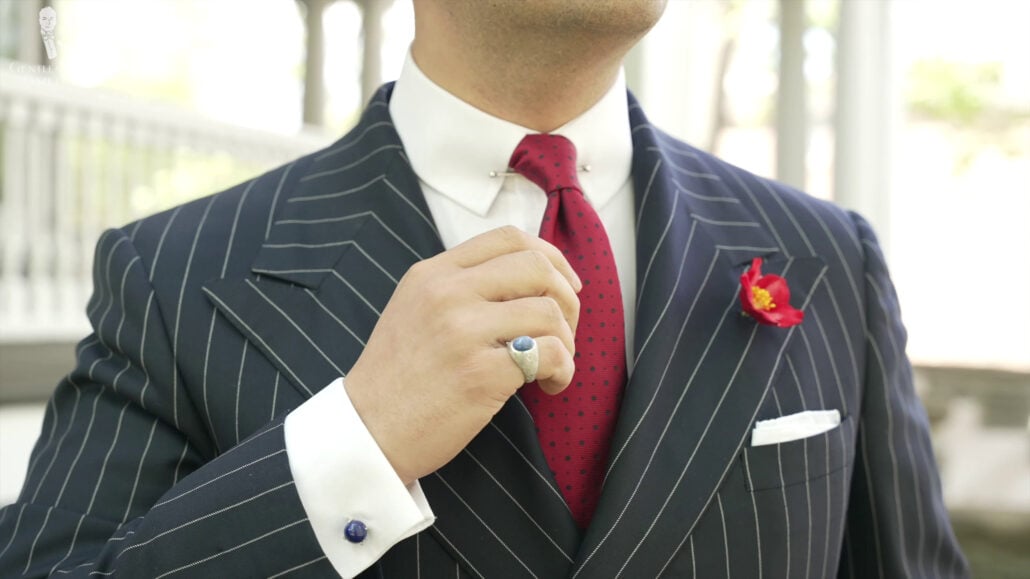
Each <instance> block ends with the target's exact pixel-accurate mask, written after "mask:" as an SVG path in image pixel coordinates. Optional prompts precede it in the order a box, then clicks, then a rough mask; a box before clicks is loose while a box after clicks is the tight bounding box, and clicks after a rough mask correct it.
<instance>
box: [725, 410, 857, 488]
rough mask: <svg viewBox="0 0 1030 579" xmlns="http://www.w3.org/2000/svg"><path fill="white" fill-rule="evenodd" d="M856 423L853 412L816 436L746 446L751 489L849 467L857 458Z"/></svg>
mask: <svg viewBox="0 0 1030 579" xmlns="http://www.w3.org/2000/svg"><path fill="white" fill-rule="evenodd" d="M854 449H855V426H854V421H853V420H852V417H851V416H848V417H846V418H844V419H842V420H841V423H840V426H837V427H836V428H834V429H832V430H828V431H826V432H824V433H822V434H817V435H816V436H810V437H808V438H803V439H800V440H792V441H790V442H784V443H781V444H770V445H767V446H754V447H746V448H745V449H744V452H743V454H742V459H743V462H744V475H745V482H746V484H747V489H748V490H749V491H751V492H756V491H762V490H767V489H775V488H781V487H789V486H792V485H797V484H803V483H805V482H807V481H813V480H816V479H819V478H822V477H826V476H830V475H832V474H833V473H835V472H837V471H839V470H841V469H843V468H845V467H848V466H850V465H851V463H852V461H853V460H854V452H855V451H854Z"/></svg>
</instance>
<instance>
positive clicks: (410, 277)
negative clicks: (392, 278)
mask: <svg viewBox="0 0 1030 579" xmlns="http://www.w3.org/2000/svg"><path fill="white" fill-rule="evenodd" d="M431 268H432V265H431V264H430V263H429V261H428V260H422V261H419V262H415V263H414V264H413V265H412V266H411V267H409V268H408V271H406V272H405V273H404V277H402V278H401V280H402V281H404V280H407V281H409V282H413V283H418V282H419V281H421V280H423V279H426V278H427V277H429V275H428V272H429V270H430V269H431Z"/></svg>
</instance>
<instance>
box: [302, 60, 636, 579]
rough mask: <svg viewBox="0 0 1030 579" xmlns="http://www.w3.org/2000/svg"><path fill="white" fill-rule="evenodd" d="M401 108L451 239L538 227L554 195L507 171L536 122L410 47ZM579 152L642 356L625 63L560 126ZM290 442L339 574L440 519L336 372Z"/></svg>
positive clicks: (393, 104) (404, 136)
mask: <svg viewBox="0 0 1030 579" xmlns="http://www.w3.org/2000/svg"><path fill="white" fill-rule="evenodd" d="M390 114H391V116H392V117H393V121H394V125H395V127H396V130H397V133H398V135H400V138H401V142H402V143H403V145H404V151H405V153H406V155H407V157H408V159H409V160H410V162H411V167H412V169H413V170H414V172H415V174H416V175H417V176H418V178H419V182H420V184H421V187H422V192H423V194H424V195H425V198H426V201H427V203H428V205H429V210H430V211H431V212H432V215H433V220H434V221H435V222H436V226H437V229H438V230H439V232H440V237H441V238H442V240H443V244H444V247H445V248H447V249H450V248H452V247H454V246H455V245H458V244H460V243H462V242H463V241H465V240H467V239H469V238H471V237H474V236H476V235H479V234H480V233H484V232H486V231H489V230H491V229H495V228H497V227H501V226H503V225H515V226H516V227H519V228H521V229H523V230H525V231H527V232H530V233H533V234H536V233H537V232H538V231H539V228H540V222H541V220H542V218H543V214H544V209H545V207H546V205H547V197H546V195H545V194H544V193H543V192H542V191H541V190H540V188H539V187H537V186H536V185H534V184H533V183H531V182H530V181H528V180H527V179H525V178H524V177H522V176H521V175H507V176H505V175H498V176H491V172H497V173H502V172H504V171H505V170H506V169H507V167H508V160H509V158H510V157H511V154H512V152H513V151H514V150H515V147H516V145H518V143H519V141H521V140H522V138H523V137H524V136H525V135H527V134H529V133H533V132H535V131H532V130H530V129H526V128H524V127H520V126H518V125H515V124H513V123H510V122H507V121H504V120H502V119H499V118H497V117H494V116H491V115H489V114H487V113H485V112H483V111H481V110H479V109H476V108H475V107H473V106H471V105H469V104H468V103H466V102H464V101H462V100H461V99H459V98H457V97H455V96H454V95H452V94H451V93H449V92H447V91H446V90H444V89H443V88H441V87H440V86H438V85H437V84H435V83H434V82H433V81H432V80H430V79H429V78H428V77H426V76H425V74H423V73H422V71H421V70H420V69H419V68H418V66H417V65H416V64H415V62H414V60H413V59H412V58H411V55H410V53H409V55H408V57H407V59H406V60H405V63H404V67H403V69H402V71H401V75H400V78H399V79H398V80H397V83H396V85H395V87H394V89H393V95H392V97H391V99H390ZM553 132H554V133H555V134H559V135H563V136H565V137H567V138H568V139H569V140H571V141H572V142H573V143H574V144H575V145H576V149H577V152H578V164H579V165H580V166H581V167H584V166H586V167H589V169H581V170H580V173H579V180H580V184H581V185H582V187H583V193H584V195H585V196H586V199H587V201H589V202H590V204H591V205H592V206H593V207H594V209H595V210H596V211H597V212H598V215H599V216H600V218H601V222H602V223H603V224H604V226H605V229H606V230H607V232H608V237H609V239H610V241H611V245H612V253H613V254H614V257H615V264H616V268H617V269H618V273H619V282H620V285H621V286H622V299H623V308H624V310H625V315H626V341H625V343H626V347H627V357H626V365H627V368H631V367H632V363H633V359H632V344H633V322H634V319H635V316H634V314H635V310H636V255H635V247H636V242H635V228H634V209H633V183H632V179H631V178H630V168H631V165H632V157H633V142H632V135H631V131H630V124H629V113H628V105H627V101H626V84H625V79H624V76H623V74H622V72H621V71H620V73H619V75H618V78H617V79H616V81H615V83H614V84H613V85H612V87H611V88H610V89H609V91H608V92H607V93H606V94H605V95H604V96H603V97H602V98H601V100H600V101H598V102H597V103H596V104H595V105H594V106H593V107H591V108H590V109H589V110H588V111H586V112H585V113H583V114H582V115H581V116H579V117H577V118H576V119H574V120H572V121H570V122H569V123H568V124H566V125H565V126H563V127H561V128H559V129H557V130H555V131H553ZM285 437H286V452H287V455H288V457H289V461H290V469H291V470H292V472H293V478H294V481H295V482H296V485H297V493H298V494H299V495H300V499H301V503H302V504H303V505H304V509H305V511H307V514H308V519H309V522H310V524H311V527H312V528H313V529H314V532H315V537H316V538H317V539H318V542H319V545H320V546H321V548H322V550H323V551H324V552H325V554H326V557H327V559H328V560H329V562H330V563H332V565H333V567H334V568H335V569H336V571H337V572H338V573H340V575H342V576H344V577H352V576H354V575H357V574H358V573H360V572H362V571H363V570H364V569H366V568H367V567H369V566H370V565H372V564H373V563H375V562H376V561H377V560H378V559H379V558H380V557H382V556H383V554H385V553H386V551H387V550H389V549H390V547H392V546H393V545H395V544H396V543H398V542H399V541H401V540H403V539H405V538H407V537H410V536H412V535H414V534H415V533H418V532H419V531H422V530H424V529H426V528H427V527H429V526H430V525H431V524H432V523H433V520H434V516H433V512H432V509H431V508H430V507H429V504H428V502H427V501H426V498H425V495H423V493H422V489H421V487H420V486H419V484H418V482H415V483H414V484H413V485H411V486H409V487H405V486H404V484H403V483H402V482H401V480H400V478H399V477H398V476H397V474H396V473H395V472H394V470H393V468H392V467H391V466H390V463H389V461H388V460H387V459H386V457H385V456H384V455H383V453H382V451H381V450H380V449H379V447H378V446H377V445H376V442H375V439H373V438H372V435H371V434H369V432H368V429H367V428H366V427H365V425H364V424H363V423H362V422H361V418H360V417H359V416H358V414H357V412H356V411H355V410H354V407H353V405H352V404H351V402H350V399H349V398H348V397H347V394H346V390H345V389H344V387H343V380H342V379H341V380H337V381H335V382H333V383H332V384H330V385H329V386H328V387H326V388H325V389H324V390H322V391H321V392H319V393H318V394H316V395H315V396H313V397H312V398H311V399H310V400H308V401H307V402H305V403H304V404H302V405H301V406H300V407H298V408H297V409H296V410H294V411H293V412H291V413H290V415H289V416H288V417H287V418H286V425H285ZM352 519H357V520H361V521H362V522H364V523H365V525H366V526H367V528H368V536H367V538H366V539H365V540H364V541H363V542H361V543H356V544H355V543H351V542H349V541H347V540H346V539H345V538H344V533H343V529H344V526H346V524H347V522H348V521H350V520H352Z"/></svg>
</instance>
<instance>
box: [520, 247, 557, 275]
mask: <svg viewBox="0 0 1030 579" xmlns="http://www.w3.org/2000/svg"><path fill="white" fill-rule="evenodd" d="M526 259H527V261H528V262H529V267H530V268H531V269H532V270H533V273H535V274H537V275H547V274H549V273H550V272H551V271H552V270H553V269H554V268H553V267H551V260H549V259H547V256H546V255H544V254H543V252H542V251H537V250H529V251H527V252H526Z"/></svg>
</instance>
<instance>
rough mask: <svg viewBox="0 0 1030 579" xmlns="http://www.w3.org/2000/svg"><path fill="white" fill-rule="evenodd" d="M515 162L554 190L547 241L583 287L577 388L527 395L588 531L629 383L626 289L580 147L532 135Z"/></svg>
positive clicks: (534, 389) (529, 389)
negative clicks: (580, 164)
mask: <svg viewBox="0 0 1030 579" xmlns="http://www.w3.org/2000/svg"><path fill="white" fill-rule="evenodd" d="M509 164H510V166H511V168H512V169H513V170H514V171H515V172H517V173H519V174H521V175H522V176H524V177H526V178H527V179H529V180H530V181H532V182H533V183H535V184H536V185H538V186H539V187H540V188H541V189H543V190H544V191H545V192H546V193H547V209H546V210H545V211H544V219H543V223H541V225H540V237H541V238H542V239H544V240H545V241H549V242H550V243H552V244H553V245H554V246H555V247H557V248H558V249H560V250H561V251H562V253H563V254H564V255H565V258H566V259H567V260H569V263H571V264H572V268H573V269H574V270H575V271H576V274H577V275H579V278H580V280H582V282H583V290H582V291H581V292H580V294H579V300H580V314H579V326H578V327H577V330H576V357H575V363H576V372H575V374H574V375H573V378H572V384H570V385H569V387H568V388H566V389H565V391H563V392H562V393H561V394H558V395H557V396H550V395H548V394H545V393H544V392H543V391H542V390H540V387H539V386H537V384H536V383H535V382H534V383H532V384H527V385H526V386H524V387H523V388H522V391H521V396H522V399H523V401H524V402H525V403H526V406H527V407H528V408H529V412H530V414H531V415H532V416H533V421H534V422H535V423H536V428H537V434H538V436H539V437H540V446H541V447H542V448H543V450H544V456H545V457H546V458H547V464H548V465H549V466H550V467H551V470H552V471H554V478H555V481H556V482H557V483H558V488H559V489H561V492H562V495H563V496H564V497H565V501H566V502H567V503H568V505H569V508H570V509H571V510H572V516H573V518H574V519H575V520H576V523H577V524H578V525H579V527H580V528H584V529H585V528H586V527H587V525H589V523H590V518H591V517H592V516H593V514H594V509H595V508H596V507H597V502H598V499H600V497H601V483H602V482H603V481H604V471H605V466H606V465H607V462H608V451H609V447H610V445H611V438H612V433H613V432H614V430H615V421H616V419H617V418H618V414H619V401H620V399H621V397H622V390H623V388H624V387H625V384H626V345H625V344H624V340H625V336H626V333H625V329H624V325H625V322H624V318H623V311H622V290H621V288H620V286H619V276H618V273H617V272H616V271H615V259H614V257H613V256H612V248H611V244H610V243H609V242H608V234H607V233H605V230H604V225H602V224H601V219H600V218H599V217H598V216H597V212H596V211H594V208H593V207H591V206H590V204H589V203H587V200H586V199H585V198H584V197H583V190H582V189H581V188H580V185H579V179H578V177H577V176H576V147H575V145H573V144H572V142H571V141H569V140H568V139H566V138H565V137H562V136H560V135H544V134H536V135H527V136H526V137H525V138H524V139H522V142H520V143H519V145H518V147H516V148H515V152H514V153H513V154H512V156H511V161H510V163H509Z"/></svg>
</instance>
